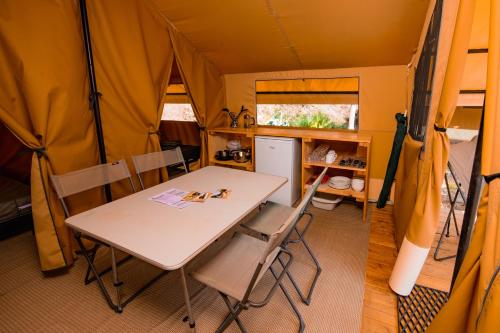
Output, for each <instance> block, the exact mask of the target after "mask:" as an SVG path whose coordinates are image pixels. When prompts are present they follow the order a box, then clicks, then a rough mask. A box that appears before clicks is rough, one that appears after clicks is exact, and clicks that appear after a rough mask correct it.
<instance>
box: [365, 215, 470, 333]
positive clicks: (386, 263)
mask: <svg viewBox="0 0 500 333" xmlns="http://www.w3.org/2000/svg"><path fill="white" fill-rule="evenodd" d="M447 213H448V209H447V208H446V207H443V209H442V212H441V216H440V226H439V228H438V230H437V231H436V234H435V237H434V242H433V246H432V248H431V250H430V251H429V255H428V257H427V259H426V262H425V264H424V267H423V269H422V272H421V274H420V276H419V278H418V279H417V283H418V284H420V285H424V286H427V287H431V288H435V289H439V290H445V291H448V290H449V287H450V282H451V277H452V274H453V267H454V265H455V260H454V259H448V260H445V261H436V260H434V258H433V255H434V251H435V248H436V246H437V242H438V239H439V236H440V232H441V230H442V228H443V225H444V221H445V220H446V216H447ZM457 218H458V222H459V225H458V227H459V228H460V227H461V220H462V218H463V212H457ZM458 240H459V238H458V237H457V235H456V232H455V229H454V227H453V226H452V228H451V232H450V237H449V238H446V237H445V238H444V240H443V244H442V250H441V252H440V256H446V255H450V254H454V253H456V249H457V246H458ZM396 257H397V249H396V242H395V239H394V219H393V206H386V207H385V208H383V209H376V208H375V207H372V211H371V217H370V238H369V241H368V259H367V263H366V280H365V294H364V303H363V316H362V324H361V332H363V333H371V332H397V331H398V317H397V299H396V294H395V293H394V292H392V290H391V289H390V288H389V284H388V282H389V278H390V275H391V271H392V268H393V266H394V263H395V262H396Z"/></svg>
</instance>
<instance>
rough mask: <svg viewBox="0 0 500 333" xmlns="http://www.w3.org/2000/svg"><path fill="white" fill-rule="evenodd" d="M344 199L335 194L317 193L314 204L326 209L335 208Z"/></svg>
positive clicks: (313, 200)
mask: <svg viewBox="0 0 500 333" xmlns="http://www.w3.org/2000/svg"><path fill="white" fill-rule="evenodd" d="M341 201H342V197H337V196H334V195H330V196H328V197H327V196H326V195H321V196H319V195H318V194H316V195H315V196H314V197H313V199H312V205H313V206H314V207H316V208H320V209H325V210H333V209H334V208H335V207H337V205H338V204H339V203H340V202H341Z"/></svg>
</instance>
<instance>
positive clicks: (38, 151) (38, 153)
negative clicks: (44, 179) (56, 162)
mask: <svg viewBox="0 0 500 333" xmlns="http://www.w3.org/2000/svg"><path fill="white" fill-rule="evenodd" d="M30 149H31V150H32V151H33V152H35V153H36V156H37V157H38V158H40V157H42V156H47V153H46V151H47V149H45V147H44V146H42V147H34V148H30Z"/></svg>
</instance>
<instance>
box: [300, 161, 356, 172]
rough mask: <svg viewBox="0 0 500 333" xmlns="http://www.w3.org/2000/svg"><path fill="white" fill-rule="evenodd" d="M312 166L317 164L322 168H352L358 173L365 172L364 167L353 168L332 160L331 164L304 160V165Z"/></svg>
mask: <svg viewBox="0 0 500 333" xmlns="http://www.w3.org/2000/svg"><path fill="white" fill-rule="evenodd" d="M313 166H318V167H323V168H324V167H329V168H332V169H342V170H352V171H357V172H359V173H363V174H366V168H364V169H360V168H354V167H349V166H342V165H339V164H338V163H337V162H334V163H332V164H328V163H325V162H318V161H314V162H309V161H304V167H306V168H310V167H313Z"/></svg>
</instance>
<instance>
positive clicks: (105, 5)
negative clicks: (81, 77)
mask: <svg viewBox="0 0 500 333" xmlns="http://www.w3.org/2000/svg"><path fill="white" fill-rule="evenodd" d="M88 12H89V25H90V34H91V37H92V48H93V53H94V61H95V71H96V81H97V89H98V91H99V92H100V93H101V94H102V96H101V97H100V108H101V118H102V125H103V133H104V143H105V146H106V155H107V158H108V160H109V161H116V160H119V159H122V158H125V159H126V160H127V161H128V162H129V163H128V164H129V168H130V170H131V172H132V174H135V170H134V168H133V165H132V163H131V162H130V161H131V160H130V157H131V156H132V155H138V154H144V153H148V152H154V151H160V150H161V148H160V141H159V126H160V121H161V112H162V110H163V108H162V105H161V100H162V97H163V95H164V93H165V92H166V89H167V83H168V80H169V77H170V71H171V68H172V62H173V50H172V46H171V43H170V38H169V34H168V31H167V26H166V23H165V20H164V19H163V18H161V17H159V16H158V15H157V14H156V13H155V12H154V10H153V9H152V8H150V7H149V5H148V3H147V2H144V1H140V0H129V1H121V0H106V1H101V0H91V1H88ZM165 177H166V173H163V174H162V178H163V179H165ZM159 181H160V177H159V171H158V170H155V171H152V172H148V173H147V174H145V179H144V182H145V185H146V186H151V185H154V184H158V183H159ZM117 185H118V186H113V187H112V189H113V198H116V197H119V196H123V195H126V194H128V193H130V191H131V190H130V186H129V184H128V183H127V182H123V183H122V184H117Z"/></svg>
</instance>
